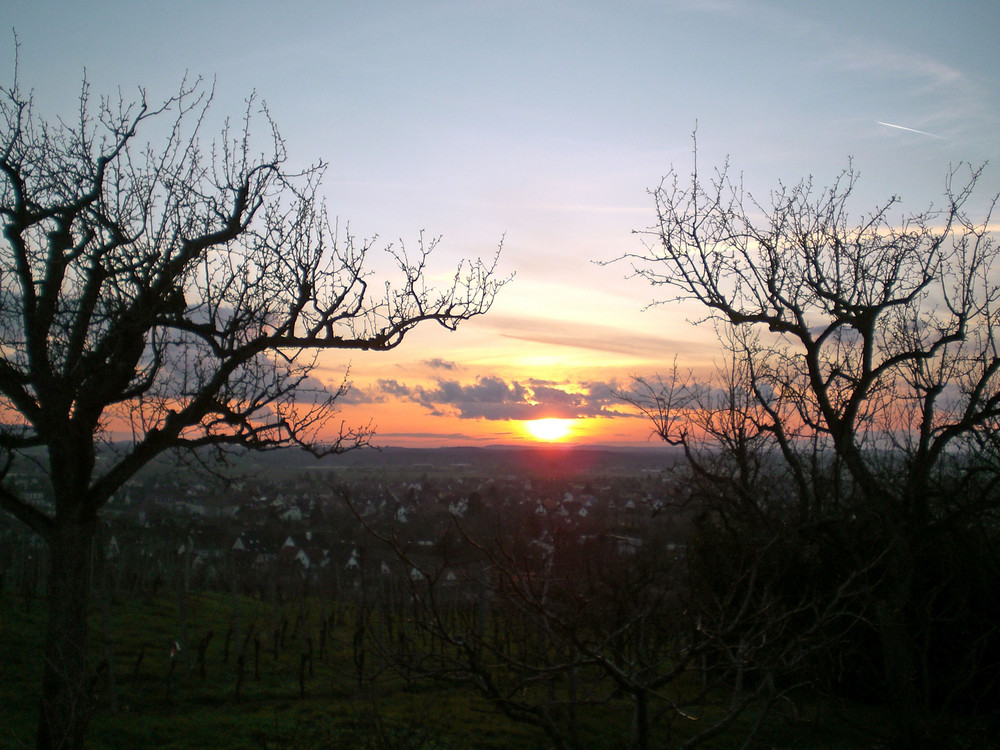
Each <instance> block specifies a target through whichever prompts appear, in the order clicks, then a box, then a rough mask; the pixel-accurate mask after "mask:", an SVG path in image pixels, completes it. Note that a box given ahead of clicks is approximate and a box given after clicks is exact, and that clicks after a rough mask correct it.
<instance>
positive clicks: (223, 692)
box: [0, 594, 879, 750]
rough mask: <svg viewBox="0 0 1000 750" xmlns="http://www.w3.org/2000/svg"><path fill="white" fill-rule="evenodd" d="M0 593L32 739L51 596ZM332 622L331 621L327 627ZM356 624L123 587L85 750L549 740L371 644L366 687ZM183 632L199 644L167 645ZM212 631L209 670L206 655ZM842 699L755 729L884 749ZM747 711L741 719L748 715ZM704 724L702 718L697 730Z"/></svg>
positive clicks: (219, 598) (95, 622) (436, 747)
mask: <svg viewBox="0 0 1000 750" xmlns="http://www.w3.org/2000/svg"><path fill="white" fill-rule="evenodd" d="M0 604H2V606H0V664H2V670H0V726H2V727H4V731H3V732H2V735H0V748H4V750H6V749H7V748H11V749H12V748H27V747H32V746H33V740H34V730H35V722H36V720H37V707H36V705H35V701H36V698H35V695H36V691H37V686H38V680H39V674H40V661H41V658H40V657H41V648H42V629H43V624H44V623H43V620H44V616H43V611H42V610H43V607H42V602H41V601H39V600H37V599H36V600H34V601H33V602H26V601H24V600H21V599H18V598H15V597H13V596H10V595H7V596H5V597H4V599H3V600H2V602H0ZM324 621H326V622H328V623H332V624H333V625H332V627H331V628H329V629H328V630H327V635H326V636H325V637H324V636H323V633H322V630H323V629H322V623H323V622H324ZM351 621H352V613H351V612H350V611H347V610H344V611H340V612H337V611H335V610H334V609H333V607H332V605H329V604H327V605H325V607H324V605H323V604H322V603H321V602H319V601H308V602H288V603H284V604H280V605H275V604H274V603H268V602H261V601H258V600H255V599H250V598H245V597H240V598H234V597H232V596H230V595H224V594H191V595H189V596H187V597H186V598H184V599H181V598H179V597H178V596H177V595H175V594H170V595H161V596H157V597H134V598H128V597H123V598H121V599H120V600H118V601H117V602H115V603H114V606H112V607H110V608H108V609H107V610H106V611H104V612H101V611H97V612H95V614H94V615H93V617H92V621H91V632H92V642H91V652H90V653H91V662H92V664H93V665H94V668H95V672H97V674H98V676H97V677H95V679H94V683H93V689H94V692H95V695H96V696H97V697H98V708H97V710H96V712H95V713H94V715H93V718H92V720H91V723H90V731H89V741H90V747H92V748H95V750H102V749H104V748H108V749H109V750H110V749H111V748H131V747H136V748H139V747H143V748H145V747H157V748H159V749H160V750H167V749H168V748H177V749H180V748H206V747H211V748H217V749H219V750H227V749H230V750H261V749H264V748H288V749H294V748H302V749H303V750H304V749H306V748H323V747H329V748H346V749H348V750H351V749H355V748H356V749H357V750H385V749H389V748H392V749H393V750H445V749H455V750H458V749H459V748H484V749H489V748H497V749H500V748H512V747H517V748H525V749H526V750H531V749H532V748H537V749H538V750H541V749H542V748H547V747H549V746H550V744H551V743H550V742H549V741H548V739H547V738H546V737H545V735H544V734H543V733H542V732H541V731H540V730H536V729H534V728H532V727H528V726H524V725H521V724H517V723H514V722H512V721H510V720H508V719H506V718H505V717H503V716H502V715H500V714H499V713H498V712H496V711H495V710H494V709H493V708H492V706H490V705H489V704H487V703H486V702H484V701H483V700H482V699H480V698H479V697H478V696H477V695H476V694H475V693H474V692H472V691H471V690H466V689H460V688H457V687H441V686H436V685H433V684H426V683H420V684H416V685H406V684H404V683H402V682H401V681H399V680H398V679H396V678H395V677H393V676H392V675H391V674H390V673H388V672H387V671H385V670H381V671H380V666H379V660H378V657H377V654H374V653H369V654H367V658H366V664H365V673H364V676H365V681H364V684H363V685H361V686H359V682H358V668H357V662H356V660H355V658H354V654H353V650H352V638H353V628H352V626H351ZM230 629H232V630H230ZM185 631H186V636H187V637H186V638H185ZM209 633H211V637H210V638H209V637H208V635H209ZM227 633H230V638H229V641H230V643H229V647H228V654H227V649H226V635H227ZM248 634H249V637H248ZM275 634H277V635H275ZM255 638H256V639H257V640H256V641H255ZM310 640H311V648H312V654H313V659H312V671H311V673H310V670H309V663H308V654H309V649H310ZM175 641H180V642H182V643H187V644H190V645H189V646H188V647H186V648H184V647H182V650H181V651H180V652H179V653H177V652H175V653H174V655H173V656H171V648H172V645H173V644H174V642H175ZM203 642H204V643H205V647H204V649H203V653H204V660H203V663H204V678H203V677H202V664H201V660H200V659H199V655H198V650H199V649H198V646H199V644H200V643H203ZM244 642H245V643H246V651H245V657H244V660H243V680H242V682H241V684H240V685H239V694H238V695H237V682H238V672H239V660H238V652H239V651H240V650H241V647H242V644H243V643H244ZM255 643H259V647H256V648H255ZM275 644H277V649H276V648H275ZM258 648H259V650H258ZM255 653H256V654H257V658H256V659H255ZM275 655H277V658H275ZM106 665H110V666H106ZM845 710H848V709H846V708H845V709H837V707H831V706H825V707H824V708H823V710H822V711H819V710H815V711H812V712H811V713H810V715H809V716H807V717H806V716H800V717H799V720H798V721H795V722H793V723H790V724H789V723H780V724H777V725H776V727H775V729H774V730H772V731H769V732H767V733H765V735H764V736H762V737H761V738H760V742H761V743H762V744H760V746H761V747H775V748H781V747H783V748H792V747H803V748H809V747H812V748H831V749H832V748H853V747H877V746H878V745H877V743H873V742H872V741H871V740H870V738H871V737H872V736H873V730H874V729H875V728H876V727H877V726H878V725H879V716H878V715H877V714H871V715H869V714H866V713H865V712H862V711H860V710H859V709H858V708H857V707H851V708H850V709H849V713H850V720H849V721H848V720H846V719H845V713H843V711H845ZM752 720H753V717H752V716H748V717H746V722H751V721H752ZM629 721H630V714H629V709H628V706H627V704H626V703H625V702H622V704H621V705H618V704H616V703H615V702H614V701H612V702H610V703H608V704H606V705H603V706H596V707H590V708H586V709H583V710H582V711H581V716H580V718H579V726H580V732H581V734H582V736H584V737H586V744H587V746H590V747H593V748H595V749H599V748H609V749H610V748H619V747H622V742H623V738H624V737H626V736H627V729H628V724H629ZM743 728H744V727H741V726H739V725H738V726H736V727H734V728H733V730H732V733H731V734H730V735H729V736H728V737H722V738H718V739H717V740H715V741H714V742H713V743H711V744H708V745H705V746H706V747H717V748H725V747H732V746H734V744H733V743H734V742H735V743H736V745H739V744H740V743H739V742H738V741H736V740H735V738H736V737H738V736H739V735H740V734H741V731H742V729H743ZM696 729H697V727H696V723H693V724H692V726H691V727H690V731H691V732H693V731H696ZM685 731H686V730H684V729H683V728H682V733H683V732H685Z"/></svg>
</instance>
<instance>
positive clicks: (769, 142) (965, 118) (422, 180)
mask: <svg viewBox="0 0 1000 750" xmlns="http://www.w3.org/2000/svg"><path fill="white" fill-rule="evenodd" d="M0 21H2V24H0V26H2V27H3V28H5V29H15V30H16V32H17V35H18V38H19V40H20V43H21V54H20V64H21V75H22V82H23V84H24V85H26V86H29V87H31V88H33V89H35V91H36V98H37V102H38V105H39V108H40V109H41V110H42V111H44V112H46V113H53V112H61V113H65V114H69V113H71V111H72V107H73V105H74V102H75V98H76V96H77V95H78V93H79V87H80V79H81V76H82V73H83V70H84V69H86V71H87V76H88V78H89V80H90V81H91V84H92V86H93V88H94V90H95V91H98V92H115V91H117V89H118V87H119V86H120V87H121V90H122V92H123V93H124V94H125V95H126V96H129V95H131V94H132V92H134V91H135V89H136V87H137V86H140V85H141V86H144V87H145V88H146V89H147V91H148V92H149V94H150V96H151V98H154V99H155V98H157V97H158V96H166V95H169V94H170V93H171V92H172V91H173V90H174V89H175V88H176V86H177V84H178V82H179V81H180V79H181V77H182V76H183V75H184V74H185V72H189V73H190V74H194V75H202V76H205V77H207V78H210V79H212V78H214V80H215V86H216V106H215V110H214V111H215V113H216V115H217V116H219V117H220V118H221V117H222V116H224V115H227V114H230V115H234V116H236V115H238V114H239V112H240V110H241V107H242V101H243V99H244V98H245V97H246V96H247V95H248V94H249V93H250V92H251V91H256V92H257V94H258V95H259V96H260V97H262V98H263V99H264V100H266V101H267V103H268V105H269V108H270V110H271V113H272V115H273V116H274V118H275V119H276V121H277V122H278V124H279V126H280V127H281V130H282V133H283V135H284V136H285V138H286V141H287V144H288V148H289V151H290V154H291V157H292V159H293V161H294V162H296V163H302V164H305V163H308V162H312V161H315V160H317V159H323V160H324V161H326V162H328V163H329V165H330V168H329V171H328V174H327V178H326V181H325V183H324V184H325V190H324V193H325V196H326V199H327V201H328V203H329V206H330V209H331V211H332V212H333V213H334V214H335V215H337V216H339V217H340V221H341V225H342V226H344V225H346V224H347V223H348V222H349V224H350V228H351V231H352V232H354V233H356V234H358V235H361V236H366V237H367V236H372V235H374V234H378V235H379V236H380V238H382V239H383V240H385V241H396V240H398V239H403V240H404V241H405V242H406V243H407V244H412V243H415V242H416V239H417V236H418V233H419V231H420V230H426V231H427V233H428V234H429V235H438V234H440V235H442V236H443V239H442V243H441V246H440V253H439V255H440V257H439V259H438V260H439V264H440V268H441V269H442V270H446V269H447V268H448V267H449V265H450V264H451V263H453V262H454V261H455V260H456V259H458V258H460V257H463V256H480V255H488V254H490V253H491V252H492V251H493V249H494V248H495V246H496V245H497V243H498V242H499V241H500V238H501V237H504V238H505V239H504V254H503V265H504V268H505V269H506V270H507V271H514V272H516V274H517V276H516V280H515V282H514V283H513V284H512V285H511V286H510V287H509V288H508V289H506V290H505V293H504V294H503V295H502V296H501V298H500V300H499V301H498V303H497V305H496V307H495V308H494V310H493V311H492V312H491V314H490V315H488V316H486V317H485V318H483V319H482V320H477V321H474V322H473V323H472V324H470V325H468V326H467V327H466V328H465V329H464V330H461V331H459V332H458V333H456V334H451V335H448V334H446V332H444V331H420V332H418V333H417V334H416V335H415V336H414V337H413V340H412V341H411V342H409V344H408V345H405V344H404V347H403V348H401V349H400V350H399V351H397V352H394V353H393V354H392V355H391V356H389V357H385V356H381V357H379V358H374V357H365V356H355V357H353V358H352V369H351V379H352V380H353V381H354V382H355V385H356V393H355V397H354V403H352V404H350V405H346V406H345V413H351V414H354V413H356V414H357V415H359V417H360V415H362V414H368V413H371V414H373V415H375V417H376V422H377V423H378V424H379V427H380V432H381V433H382V436H383V442H386V443H393V442H398V443H406V442H412V441H414V440H416V438H415V437H413V436H412V435H407V434H406V433H408V432H412V433H420V434H421V436H424V435H427V434H430V435H432V436H435V435H436V437H431V438H428V439H429V440H430V441H431V442H439V443H449V442H477V441H500V442H503V441H506V440H509V439H514V438H515V437H516V436H517V434H518V433H517V431H516V429H515V428H514V426H513V423H512V422H511V421H510V419H507V418H505V415H507V417H510V418H514V416H515V415H523V414H524V413H525V407H526V405H528V406H530V405H532V403H533V404H534V405H536V406H537V405H538V404H541V403H543V402H544V400H545V399H546V398H549V399H552V400H551V406H552V409H555V410H557V411H558V409H556V407H557V406H559V408H560V409H563V411H559V414H567V415H569V414H571V413H573V409H574V408H575V409H577V410H578V413H579V416H585V415H586V414H585V412H587V411H588V410H589V413H590V414H591V416H592V414H593V413H602V412H601V409H604V412H603V413H604V414H605V415H606V416H604V417H602V419H604V422H603V424H604V425H606V426H607V427H608V428H609V430H608V431H607V433H606V436H605V437H606V438H607V439H610V440H617V439H621V440H626V439H632V438H634V437H635V435H636V434H637V432H636V425H635V420H628V419H624V418H622V419H619V418H616V417H612V416H610V415H611V414H613V413H615V412H616V409H615V407H614V406H613V405H611V404H610V402H607V401H606V400H603V399H601V398H598V397H597V396H596V395H593V398H592V399H591V400H589V401H588V400H587V398H588V397H587V396H586V394H597V393H598V392H599V391H600V387H601V386H602V385H605V386H606V385H608V384H613V383H615V382H621V381H623V380H624V379H625V378H627V377H628V375H629V374H632V373H649V372H653V371H655V370H657V369H661V370H662V369H665V368H666V367H668V366H669V364H670V362H671V361H672V360H673V358H674V356H675V354H676V355H677V356H678V358H679V359H680V360H682V361H684V360H685V359H688V360H691V361H704V360H705V359H706V358H708V357H710V356H711V341H710V339H711V336H710V334H709V333H708V332H707V331H703V330H694V329H692V328H691V327H690V326H689V325H688V324H687V323H686V322H685V318H686V317H687V315H688V312H687V311H684V310H681V309H665V308H656V309H654V310H648V311H643V306H644V304H645V303H646V302H648V301H649V300H650V299H651V298H652V296H653V292H652V291H651V290H650V289H648V288H646V287H644V286H642V285H641V283H640V282H638V281H629V280H626V279H625V278H624V276H625V272H626V269H625V268H624V267H616V266H611V267H602V266H598V265H595V264H594V263H593V261H601V260H607V259H610V258H613V257H616V256H618V255H620V254H621V253H622V252H624V251H627V250H629V249H630V248H634V247H635V243H636V242H638V239H637V238H636V237H635V236H634V235H633V234H632V230H633V229H642V228H645V227H647V226H649V225H650V224H651V223H652V222H653V219H654V214H653V204H652V201H651V199H650V198H649V196H648V194H647V189H649V188H652V187H655V186H656V184H657V183H658V182H659V180H660V178H661V177H662V176H663V175H664V174H665V173H666V172H667V171H668V170H669V169H670V167H671V165H674V166H676V167H677V168H678V170H679V171H681V172H682V173H684V172H685V171H686V170H687V169H688V168H689V167H690V165H691V133H692V131H693V130H694V128H695V127H696V126H697V131H698V144H699V163H700V164H701V165H702V166H703V167H705V166H714V165H717V164H720V163H721V162H722V161H723V160H724V159H725V158H726V157H727V155H728V157H729V158H730V161H731V163H732V166H733V169H735V170H736V171H739V172H742V173H743V175H744V178H745V182H746V184H747V186H748V187H749V189H750V190H751V191H752V192H754V193H757V194H758V195H761V196H763V195H766V192H767V191H768V190H769V189H770V188H772V187H774V186H775V185H776V183H777V181H778V180H779V179H780V180H784V181H786V182H795V181H797V180H798V179H800V178H802V177H806V176H808V175H813V176H814V177H815V179H816V180H817V182H818V183H820V184H825V183H827V182H829V181H830V180H831V179H832V178H833V177H835V176H836V174H837V173H838V172H839V171H840V170H842V169H843V168H844V167H845V166H846V165H847V162H848V159H849V158H853V162H854V165H855V167H856V168H857V169H858V171H859V172H860V173H861V182H860V184H859V188H858V198H859V201H858V205H859V208H861V209H863V208H868V207H872V206H874V204H875V203H877V202H879V201H882V200H884V199H885V198H887V197H888V196H889V195H892V194H899V195H900V196H901V197H902V198H903V200H904V204H903V206H904V208H906V209H910V210H919V209H922V208H926V206H927V205H928V204H929V203H930V202H932V201H934V200H935V199H939V198H940V196H941V191H942V187H943V185H944V179H945V176H946V174H947V172H948V170H949V168H950V166H951V165H955V164H957V163H959V162H963V161H967V162H972V163H974V164H977V165H978V164H981V163H983V162H986V161H989V162H992V163H993V166H992V167H990V168H988V170H987V172H986V174H985V177H984V179H983V182H982V184H981V186H980V191H979V196H978V200H979V201H980V205H985V202H986V201H987V199H988V198H989V197H991V195H992V194H995V193H997V192H998V191H1000V158H998V157H1000V154H998V151H1000V137H998V136H1000V51H998V45H997V43H996V33H997V29H998V28H1000V3H997V2H996V1H995V0H993V2H923V3H919V4H916V3H911V2H881V3H871V2H853V1H852V2H825V3H801V2H777V1H771V0H706V1H705V2H695V1H694V0H688V1H685V0H678V1H670V0H657V1H653V0H649V1H639V0H624V1H619V2H568V1H566V2H561V1H555V2H543V1H535V2H508V1H501V0H495V1H494V0H484V1H482V2H475V1H467V2H457V1H447V2H446V1H440V2H421V1H420V0H410V1H409V2H383V1H378V0H376V1H374V2H355V3H348V2H286V3H282V4H278V3H263V2H241V3H235V2H224V1H220V2H213V3H201V2H172V3H155V4H154V3H142V2H129V3H125V2H98V3H69V2H62V3H54V2H46V1H45V0H36V1H35V2H33V3H19V4H17V5H16V6H14V4H12V3H8V4H7V5H6V7H4V9H3V10H0ZM0 51H4V54H0V71H2V74H3V75H4V76H5V79H6V80H9V77H10V71H11V69H12V65H13V40H12V35H9V36H8V39H7V41H6V42H5V43H3V44H2V45H0ZM893 125H896V126H902V127H892V126H893ZM903 128H909V129H910V130H907V129H903ZM914 131H922V132H914ZM346 364H347V361H346V360H343V359H342V358H335V359H331V360H329V361H328V367H329V373H328V377H329V379H331V380H335V379H336V377H337V373H338V372H342V371H343V368H344V367H345V366H346ZM380 382H382V383H394V384H395V386H393V387H388V386H386V388H388V389H386V388H382V387H381V386H380V385H379V383H380ZM501 383H502V384H504V385H506V386H507V388H506V389H502V388H499V389H498V388H493V389H492V390H491V389H490V388H486V387H485V386H486V385H493V386H496V385H497V384H501ZM532 384H534V386H532ZM380 388H381V389H380ZM400 388H402V389H403V390H400ZM394 389H395V390H394ZM526 389H527V390H526ZM556 391H560V392H562V393H563V394H570V393H572V394H575V397H574V398H569V399H560V398H558V397H557V395H556V393H555V392H556ZM406 393H411V394H416V393H419V394H420V396H419V398H417V397H414V398H411V399H409V400H406V399H405V398H404V399H403V400H400V399H401V398H402V396H401V394H406ZM486 393H495V394H497V395H496V396H495V397H496V398H498V399H500V400H499V401H498V402H496V403H493V404H491V405H490V407H489V408H477V409H470V408H467V406H468V405H467V404H465V403H463V402H462V400H461V399H462V398H463V397H467V398H469V399H473V398H483V397H485V396H484V394H486ZM525 393H527V395H525ZM435 394H438V395H440V396H441V398H442V399H444V396H443V394H452V396H453V399H451V400H442V401H441V402H440V403H438V404H437V407H436V408H432V407H431V406H430V405H429V404H428V399H430V398H433V397H434V395H435ZM581 394H583V395H581ZM557 402H559V404H561V406H560V405H559V404H557ZM583 402H586V404H587V405H586V406H581V403H583ZM567 404H568V405H567ZM573 404H575V406H574V405H573ZM505 406H507V407H509V408H508V409H506V410H505V408H504V407H505ZM449 415H450V416H449ZM484 415H488V416H484ZM417 423H419V425H418V424H417ZM612 425H617V426H616V427H614V428H611V426H612ZM420 439H425V438H424V437H421V438H420Z"/></svg>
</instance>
